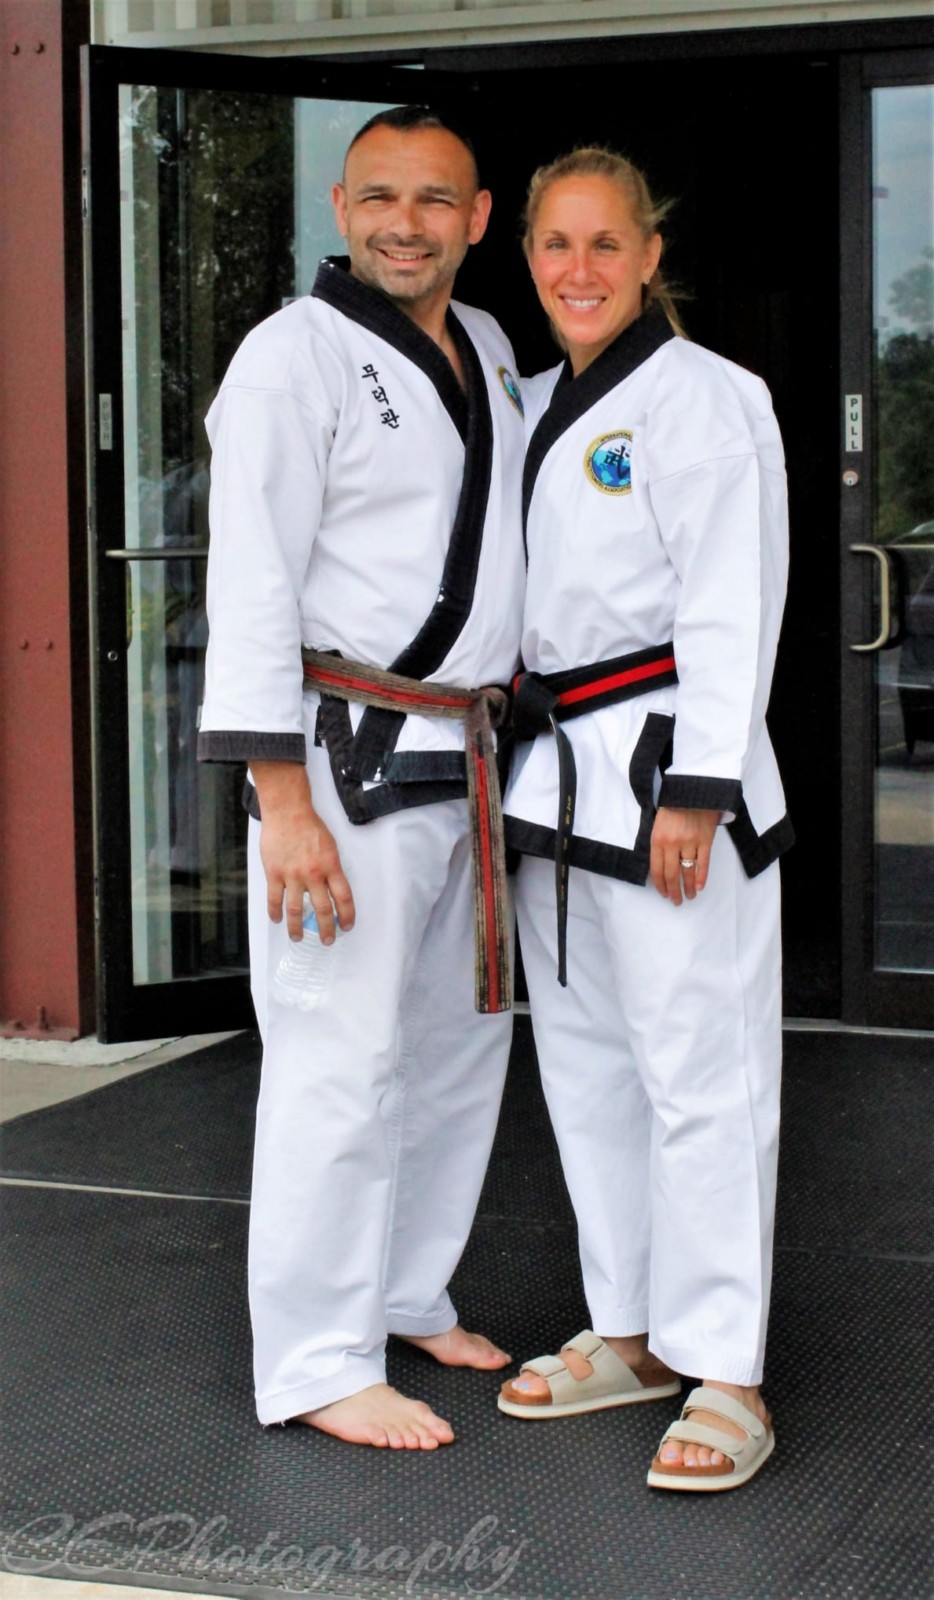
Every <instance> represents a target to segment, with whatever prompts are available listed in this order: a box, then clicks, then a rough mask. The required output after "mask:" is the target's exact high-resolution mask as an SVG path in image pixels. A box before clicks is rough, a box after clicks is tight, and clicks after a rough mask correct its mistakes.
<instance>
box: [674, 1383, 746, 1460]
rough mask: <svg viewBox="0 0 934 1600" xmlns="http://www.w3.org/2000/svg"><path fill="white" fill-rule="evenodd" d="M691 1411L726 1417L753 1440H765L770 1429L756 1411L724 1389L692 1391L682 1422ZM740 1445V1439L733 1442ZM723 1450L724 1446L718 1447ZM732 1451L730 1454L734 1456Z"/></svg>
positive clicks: (682, 1413)
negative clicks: (711, 1412)
mask: <svg viewBox="0 0 934 1600" xmlns="http://www.w3.org/2000/svg"><path fill="white" fill-rule="evenodd" d="M691 1411H713V1412H715V1413H716V1414H717V1415H718V1416H720V1417H726V1418H727V1419H728V1420H729V1421H730V1422H735V1423H736V1426H737V1427H738V1428H742V1429H743V1430H744V1431H745V1432H746V1433H747V1434H748V1435H749V1436H750V1438H752V1439H755V1440H757V1441H758V1440H760V1439H764V1438H765V1435H766V1433H767V1432H768V1429H767V1428H766V1426H765V1423H764V1422H760V1420H759V1418H758V1417H757V1416H756V1414H755V1412H754V1411H750V1410H749V1409H748V1407H747V1406H744V1405H743V1404H742V1402H741V1401H739V1400H736V1399H734V1397H733V1395H731V1394H724V1392H723V1390H722V1389H704V1388H700V1389H692V1390H691V1392H690V1394H689V1395H688V1397H687V1399H686V1400H685V1402H684V1406H683V1407H682V1410H681V1420H682V1422H683V1421H685V1420H686V1419H687V1417H688V1414H689V1413H690V1412H691ZM731 1442H732V1443H733V1444H738V1443H739V1442H740V1441H739V1440H738V1439H733V1440H732V1441H731ZM717 1449H718V1450H722V1449H723V1446H722V1445H717ZM732 1453H733V1452H732V1451H731V1452H730V1454H731V1455H732Z"/></svg>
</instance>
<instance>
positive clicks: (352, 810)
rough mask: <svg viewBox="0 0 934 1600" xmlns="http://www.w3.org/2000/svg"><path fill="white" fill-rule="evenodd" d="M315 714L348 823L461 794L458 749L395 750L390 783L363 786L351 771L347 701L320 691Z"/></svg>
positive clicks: (463, 774)
mask: <svg viewBox="0 0 934 1600" xmlns="http://www.w3.org/2000/svg"><path fill="white" fill-rule="evenodd" d="M367 709H369V708H367ZM318 716H319V721H320V727H321V742H322V744H323V745H324V746H325V748H326V750H327V753H328V761H329V763H330V767H331V776H332V778H333V779H334V787H335V788H336V790H337V793H338V797H339V799H340V802H341V805H342V806H343V808H344V812H345V814H346V815H347V817H348V818H349V820H350V821H351V822H355V823H363V822H373V821H374V820H375V818H377V817H385V816H388V815H389V814H390V813H391V812H393V811H406V810H408V809H409V808H410V807H411V806H427V805H431V804H433V803H434V802H435V801H437V800H455V799H459V798H460V797H461V796H463V795H466V793H467V762H466V758H465V756H464V752H463V751H462V750H402V751H399V752H398V753H396V754H394V755H393V756H392V757H391V758H390V760H389V762H388V763H387V770H386V777H387V778H389V777H391V778H392V780H393V781H391V782H389V781H381V782H380V783H379V785H378V787H377V788H375V789H365V788H364V786H363V783H362V782H361V780H360V779H359V778H358V777H357V775H356V772H355V771H354V769H353V762H352V756H353V752H354V748H355V745H356V740H355V738H354V733H353V726H352V723H351V720H350V705H349V703H348V702H347V701H346V700H338V699H337V697H336V695H322V696H321V705H320V709H319V712H318ZM361 726H362V723H361ZM357 735H358V737H359V729H358V730H357ZM452 758H453V759H452Z"/></svg>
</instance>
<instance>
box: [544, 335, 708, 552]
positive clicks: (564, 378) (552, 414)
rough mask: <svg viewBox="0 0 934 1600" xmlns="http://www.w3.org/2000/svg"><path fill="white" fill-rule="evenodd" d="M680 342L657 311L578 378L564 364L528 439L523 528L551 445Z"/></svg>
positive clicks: (612, 346)
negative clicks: (665, 349)
mask: <svg viewBox="0 0 934 1600" xmlns="http://www.w3.org/2000/svg"><path fill="white" fill-rule="evenodd" d="M675 337H676V335H675V333H674V331H673V329H672V326H671V324H670V322H669V321H668V318H667V317H666V316H665V313H664V312H663V311H662V310H660V309H659V308H658V307H657V306H656V307H653V308H652V309H651V310H649V311H644V312H643V313H642V316H641V317H637V318H636V320H635V322H630V324H629V326H628V327H626V328H624V329H623V331H622V333H621V334H618V335H617V337H616V338H615V339H614V340H613V343H612V344H611V345H607V348H606V349H605V350H602V351H601V352H600V354H599V355H598V356H597V358H596V360H595V361H592V362H591V363H590V366H589V367H585V368H584V371H583V372H582V373H581V375H580V377H579V378H575V377H574V376H573V373H572V372H571V363H570V361H569V360H567V359H566V360H565V363H564V366H563V367H562V369H561V373H560V375H559V377H558V382H557V383H556V385H555V388H554V393H553V394H552V397H551V403H550V404H549V406H548V409H547V411H546V412H545V414H544V416H542V417H541V418H540V420H539V423H538V426H537V427H536V429H535V432H534V433H533V434H532V437H531V439H530V440H529V448H528V452H527V454H526V458H525V470H524V472H523V474H522V527H523V530H524V529H525V526H526V523H527V520H528V515H529V506H530V504H531V501H532V491H533V489H534V488H535V480H536V478H537V477H538V473H539V469H540V467H541V465H542V462H543V461H544V459H545V457H546V455H547V454H548V452H549V450H550V449H551V447H552V445H553V444H555V443H556V442H557V440H558V439H560V437H561V435H562V434H563V433H566V432H567V430H568V428H570V427H571V426H572V424H573V423H575V422H576V421H577V420H578V418H579V417H582V416H583V415H584V413H585V412H586V411H589V410H590V408H591V406H594V405H596V403H597V401H598V400H602V399H603V396H604V395H605V394H609V392H610V390H611V389H615V388H616V385H617V384H618V383H622V381H623V379H624V378H628V377H629V374H630V373H631V372H635V370H636V368H637V367H641V365H642V363H643V361H648V359H649V356H652V355H654V354H655V352H656V350H659V349H661V346H662V345H663V344H667V343H668V340H669V339H674V338H675Z"/></svg>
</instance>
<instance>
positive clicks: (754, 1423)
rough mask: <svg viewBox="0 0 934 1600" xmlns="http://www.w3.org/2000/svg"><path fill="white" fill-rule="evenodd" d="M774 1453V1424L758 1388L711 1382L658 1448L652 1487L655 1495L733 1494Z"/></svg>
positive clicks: (692, 1398)
mask: <svg viewBox="0 0 934 1600" xmlns="http://www.w3.org/2000/svg"><path fill="white" fill-rule="evenodd" d="M733 1441H735V1448H733V1447H732V1446H733ZM774 1448H775V1435H774V1433H773V1431H772V1418H771V1416H770V1415H769V1412H768V1411H767V1409H766V1406H765V1402H764V1401H763V1399H762V1396H761V1394H760V1393H759V1390H758V1388H746V1387H742V1386H741V1385H739V1384H733V1383H721V1382H719V1381H717V1380H714V1379H710V1380H708V1381H707V1382H706V1383H705V1384H704V1385H703V1387H702V1388H699V1389H694V1390H692V1392H691V1393H690V1394H689V1395H688V1398H687V1401H686V1403H685V1405H684V1408H683V1410H682V1412H681V1417H680V1418H679V1420H678V1421H677V1422H675V1423H673V1424H672V1426H671V1427H670V1428H669V1429H668V1432H667V1433H666V1434H665V1437H664V1438H663V1440H662V1442H661V1444H660V1445H659V1447H658V1454H657V1455H656V1457H655V1460H654V1461H653V1462H652V1465H651V1468H650V1470H649V1476H648V1482H649V1484H650V1486H651V1487H652V1488H654V1489H700V1490H711V1489H734V1488H737V1487H738V1486H739V1485H740V1484H743V1483H747V1482H748V1481H749V1479H750V1478H752V1477H753V1476H754V1475H755V1474H756V1473H757V1472H758V1470H759V1468H760V1467H761V1466H763V1465H764V1464H765V1462H766V1461H767V1460H768V1458H769V1456H770V1455H771V1454H772V1451H773V1449H774Z"/></svg>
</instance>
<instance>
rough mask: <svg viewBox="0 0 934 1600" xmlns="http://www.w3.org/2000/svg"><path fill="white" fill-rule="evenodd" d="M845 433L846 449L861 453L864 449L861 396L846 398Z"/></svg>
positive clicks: (844, 412) (844, 413)
mask: <svg viewBox="0 0 934 1600" xmlns="http://www.w3.org/2000/svg"><path fill="white" fill-rule="evenodd" d="M843 432H844V436H845V439H846V444H845V447H844V448H845V449H846V450H847V452H850V451H861V450H862V448H863V397H862V395H861V394H848V395H845V396H844V405H843Z"/></svg>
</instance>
